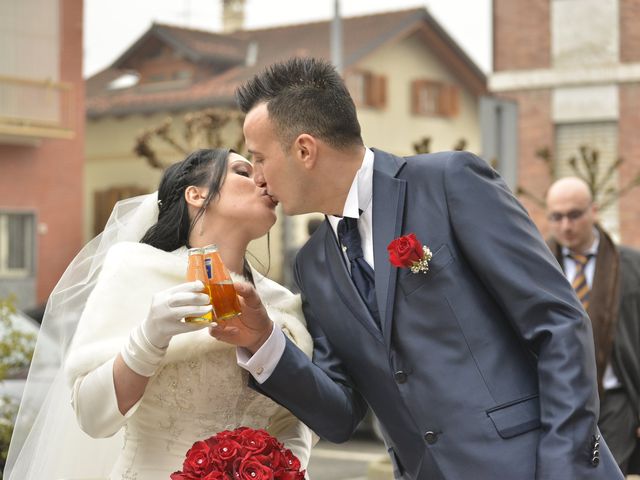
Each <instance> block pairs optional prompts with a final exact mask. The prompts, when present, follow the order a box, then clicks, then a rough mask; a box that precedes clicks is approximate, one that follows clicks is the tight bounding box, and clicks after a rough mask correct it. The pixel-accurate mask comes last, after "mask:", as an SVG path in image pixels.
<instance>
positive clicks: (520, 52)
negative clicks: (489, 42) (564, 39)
mask: <svg viewBox="0 0 640 480" xmlns="http://www.w3.org/2000/svg"><path fill="white" fill-rule="evenodd" d="M550 66H551V23H550V0H493V69H494V71H496V72H499V71H503V70H524V69H531V68H548V67H550Z"/></svg>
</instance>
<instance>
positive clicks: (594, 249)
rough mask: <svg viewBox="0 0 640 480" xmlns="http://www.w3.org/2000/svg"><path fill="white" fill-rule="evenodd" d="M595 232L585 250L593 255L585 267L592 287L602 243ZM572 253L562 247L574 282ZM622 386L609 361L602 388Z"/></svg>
mask: <svg viewBox="0 0 640 480" xmlns="http://www.w3.org/2000/svg"><path fill="white" fill-rule="evenodd" d="M593 234H594V240H593V243H592V244H591V247H589V249H588V250H587V251H586V252H584V255H591V257H590V258H589V260H588V261H587V264H586V265H585V267H584V276H585V279H586V280H587V285H589V288H590V289H591V288H592V286H593V277H594V275H595V271H596V255H597V253H598V247H599V245H600V233H599V232H598V231H597V230H596V229H595V228H594V229H593ZM570 254H571V250H569V249H568V248H567V247H562V259H563V260H562V261H563V266H564V272H565V275H566V276H567V278H568V279H569V281H570V282H571V283H573V280H574V279H575V277H576V274H577V273H578V262H576V261H575V260H574V259H573V258H571V257H570V256H569V255H570ZM621 386H622V383H620V380H619V379H618V377H617V376H616V374H615V373H614V372H613V367H612V366H611V362H609V363H608V364H607V366H606V367H605V369H604V375H603V377H602V388H604V389H605V390H612V389H614V388H618V387H621Z"/></svg>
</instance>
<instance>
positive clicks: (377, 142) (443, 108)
mask: <svg viewBox="0 0 640 480" xmlns="http://www.w3.org/2000/svg"><path fill="white" fill-rule="evenodd" d="M227 3H228V2H227ZM231 3H233V2H231ZM236 3H238V2H236ZM239 3H240V4H241V3H242V2H239ZM342 24H343V32H344V33H343V58H344V61H343V64H344V76H345V80H346V83H347V85H348V87H349V89H350V91H351V93H352V95H353V97H354V100H355V102H356V104H357V107H358V116H359V119H360V122H361V125H362V130H363V136H364V139H365V141H366V142H367V144H368V145H370V146H375V147H378V148H382V149H386V150H389V151H393V152H394V153H397V154H412V153H414V151H413V147H412V145H413V144H414V143H415V142H418V141H420V140H422V139H423V138H424V137H430V138H431V144H430V147H431V149H432V150H444V149H451V148H452V147H453V146H454V145H456V144H459V143H460V141H461V140H463V141H464V143H465V144H466V148H467V149H469V150H472V151H476V152H479V151H480V146H481V145H480V137H481V133H480V122H479V107H478V103H479V101H478V100H479V97H480V96H481V95H483V94H485V93H486V78H485V75H484V74H483V73H482V72H481V71H480V70H479V68H478V67H477V66H476V65H475V64H474V63H473V62H472V61H471V60H470V59H469V57H468V56H467V55H466V54H465V53H464V52H463V51H462V49H461V48H460V47H459V46H458V45H457V44H456V43H455V42H454V41H453V40H452V39H451V37H450V36H449V35H448V34H447V33H446V32H445V31H444V29H443V28H442V27H441V26H440V25H439V24H438V23H437V22H436V21H435V20H434V18H433V17H432V16H431V15H430V14H429V13H428V12H427V11H426V10H425V9H423V8H419V9H411V10H403V11H394V12H387V13H382V14H375V15H366V16H360V17H352V18H344V19H343V21H342ZM236 26H237V24H236ZM330 30H331V24H330V22H329V21H322V22H315V23H305V24H298V25H289V26H282V27H275V28H267V29H260V30H237V29H236V30H234V29H233V28H232V27H231V28H226V29H225V33H214V32H209V31H199V30H191V29H185V28H178V27H175V26H170V25H164V24H154V25H152V26H151V27H150V28H149V30H148V31H147V32H146V33H145V34H144V35H142V37H140V38H139V39H138V40H137V41H136V42H135V43H134V44H133V45H132V46H131V47H130V48H129V49H127V51H125V52H124V53H123V54H122V55H121V56H120V57H119V58H118V59H117V60H116V61H115V62H114V63H113V64H112V65H110V66H109V67H108V68H106V69H105V70H104V71H102V72H99V73H98V74H96V75H95V76H93V77H92V78H90V79H89V80H88V82H87V102H86V106H87V142H86V157H87V168H86V175H85V185H86V190H85V205H86V209H85V232H84V233H85V239H87V238H89V237H90V236H92V235H93V234H95V233H96V232H97V231H99V230H100V228H101V227H102V225H103V224H104V220H105V218H106V216H107V215H108V211H109V210H110V208H111V205H112V204H113V201H115V200H116V199H117V198H120V197H122V196H126V195H130V194H132V193H137V192H144V191H152V190H153V189H155V187H156V186H157V184H158V181H159V178H160V175H161V171H160V170H158V169H154V168H152V167H151V166H150V165H149V164H148V163H147V162H146V161H145V160H143V159H141V158H139V157H136V156H135V155H134V153H133V148H134V144H135V140H136V136H137V135H139V132H140V131H142V130H144V129H145V128H149V127H150V126H154V125H159V124H160V123H161V122H162V121H163V120H164V119H165V118H167V117H170V118H172V120H173V127H174V128H175V131H179V129H180V128H183V127H184V123H183V118H184V115H185V114H186V113H188V112H193V111H197V110H201V109H204V108H208V107H218V108H229V109H235V108H236V107H235V102H234V96H233V95H234V91H235V89H236V87H237V86H238V85H240V84H241V83H242V82H244V81H245V80H247V79H248V78H250V77H251V76H253V75H254V74H256V73H257V72H259V71H261V70H263V69H264V67H265V66H267V65H269V64H271V63H273V62H275V61H277V60H284V59H287V58H290V57H292V56H314V57H322V58H327V59H328V58H330V50H331V48H330ZM224 137H225V138H228V139H229V140H228V141H229V144H232V145H233V144H235V142H236V141H237V140H238V138H239V139H240V141H241V140H242V137H241V130H240V124H239V123H238V122H236V123H235V124H234V125H232V126H228V130H226V131H225V134H224ZM178 138H179V136H178ZM156 147H157V148H158V150H159V154H160V156H162V155H164V156H166V157H169V158H170V159H171V160H173V161H176V160H179V159H180V158H182V157H183V156H184V155H182V154H179V153H177V152H176V151H175V150H172V149H171V148H170V147H168V146H166V145H165V144H162V143H160V142H158V143H156ZM307 220H308V217H304V218H301V217H294V218H284V217H282V218H281V219H280V220H279V221H278V224H276V226H275V227H274V229H273V230H272V232H271V234H270V254H269V253H268V250H269V249H268V247H267V242H266V241H264V240H259V241H257V242H254V244H253V246H252V250H253V251H255V254H256V256H257V257H258V258H259V259H261V261H262V263H264V264H265V265H268V266H269V275H270V276H272V277H273V278H275V279H278V280H283V279H284V280H285V281H286V280H288V279H287V278H283V277H286V274H283V269H282V263H283V260H285V259H284V257H285V256H289V255H290V253H291V252H293V251H295V249H296V248H297V247H298V246H300V245H301V244H302V243H303V242H304V240H305V239H306V237H307V231H306V222H307ZM285 270H286V269H285Z"/></svg>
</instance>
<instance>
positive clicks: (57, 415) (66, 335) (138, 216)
mask: <svg viewBox="0 0 640 480" xmlns="http://www.w3.org/2000/svg"><path fill="white" fill-rule="evenodd" d="M157 199H158V196H157V192H155V193H152V194H149V195H142V196H139V197H135V198H130V199H127V200H123V201H120V202H118V203H117V204H116V206H115V207H114V209H113V212H112V213H111V216H110V217H109V221H108V222H107V225H106V227H105V229H104V231H103V232H102V233H101V234H100V235H98V236H97V237H96V238H94V239H93V240H91V241H90V242H89V243H87V245H86V246H85V247H84V248H83V249H82V250H81V251H80V253H78V255H77V256H76V257H75V258H74V259H73V261H72V262H71V264H70V265H69V266H68V267H67V270H66V271H65V272H64V274H63V275H62V278H61V279H60V281H59V282H58V284H57V285H56V287H55V288H54V290H53V292H52V293H51V296H50V297H49V301H48V302H47V308H46V310H45V314H44V318H43V320H42V327H41V329H40V333H39V335H38V340H37V343H36V349H35V353H34V356H33V361H32V363H31V368H30V370H29V376H28V378H27V383H26V386H25V390H24V395H23V398H22V402H21V404H20V410H19V412H18V417H17V419H16V423H15V429H14V432H13V437H12V439H11V445H10V447H9V454H8V458H7V463H6V466H5V470H4V478H5V479H7V480H29V479H65V480H66V479H80V478H82V479H87V478H97V477H102V478H107V477H108V475H109V472H110V471H111V468H112V466H113V464H114V462H115V459H116V456H117V454H118V451H119V450H120V449H121V448H122V442H121V439H120V438H119V436H120V435H119V434H118V435H116V436H115V437H112V438H108V439H92V438H90V437H89V436H87V435H86V434H85V433H84V432H82V431H81V430H80V429H79V427H78V426H77V421H76V419H75V415H74V412H73V410H72V408H71V404H70V400H71V389H70V386H69V385H68V384H67V380H66V378H65V375H64V362H65V359H66V356H67V353H68V348H69V345H70V343H71V340H72V339H73V335H74V333H75V331H76V327H77V325H78V321H79V320H80V316H81V314H82V311H83V309H84V305H85V303H86V301H87V298H88V297H89V294H90V293H91V291H92V289H93V287H94V286H95V283H96V280H97V278H98V274H99V273H100V269H101V268H102V264H103V261H104V257H105V255H106V253H107V250H108V249H109V248H110V247H111V246H113V245H114V244H115V243H118V242H124V241H139V240H140V239H141V238H142V236H143V235H144V233H145V232H146V231H147V229H148V228H149V227H150V226H151V225H153V224H154V223H155V222H156V221H157V218H158V205H157ZM114 301H117V299H114Z"/></svg>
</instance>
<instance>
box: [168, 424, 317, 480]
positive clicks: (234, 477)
mask: <svg viewBox="0 0 640 480" xmlns="http://www.w3.org/2000/svg"><path fill="white" fill-rule="evenodd" d="M304 474H305V471H304V470H302V471H300V461H299V460H298V459H297V458H296V457H295V455H294V454H293V453H291V450H289V449H288V448H285V447H284V445H283V444H282V443H280V442H278V440H276V439H275V438H274V437H272V436H271V435H269V434H268V433H267V432H266V431H264V430H254V429H252V428H247V427H240V428H237V429H235V430H233V431H229V430H225V431H224V432H220V433H218V434H216V435H214V436H213V437H210V438H207V439H206V440H201V441H198V442H196V443H194V444H193V446H192V447H191V448H190V449H189V451H188V452H187V455H186V458H185V460H184V463H183V464H182V471H179V472H175V473H172V474H171V480H196V479H204V480H303V479H304Z"/></svg>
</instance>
